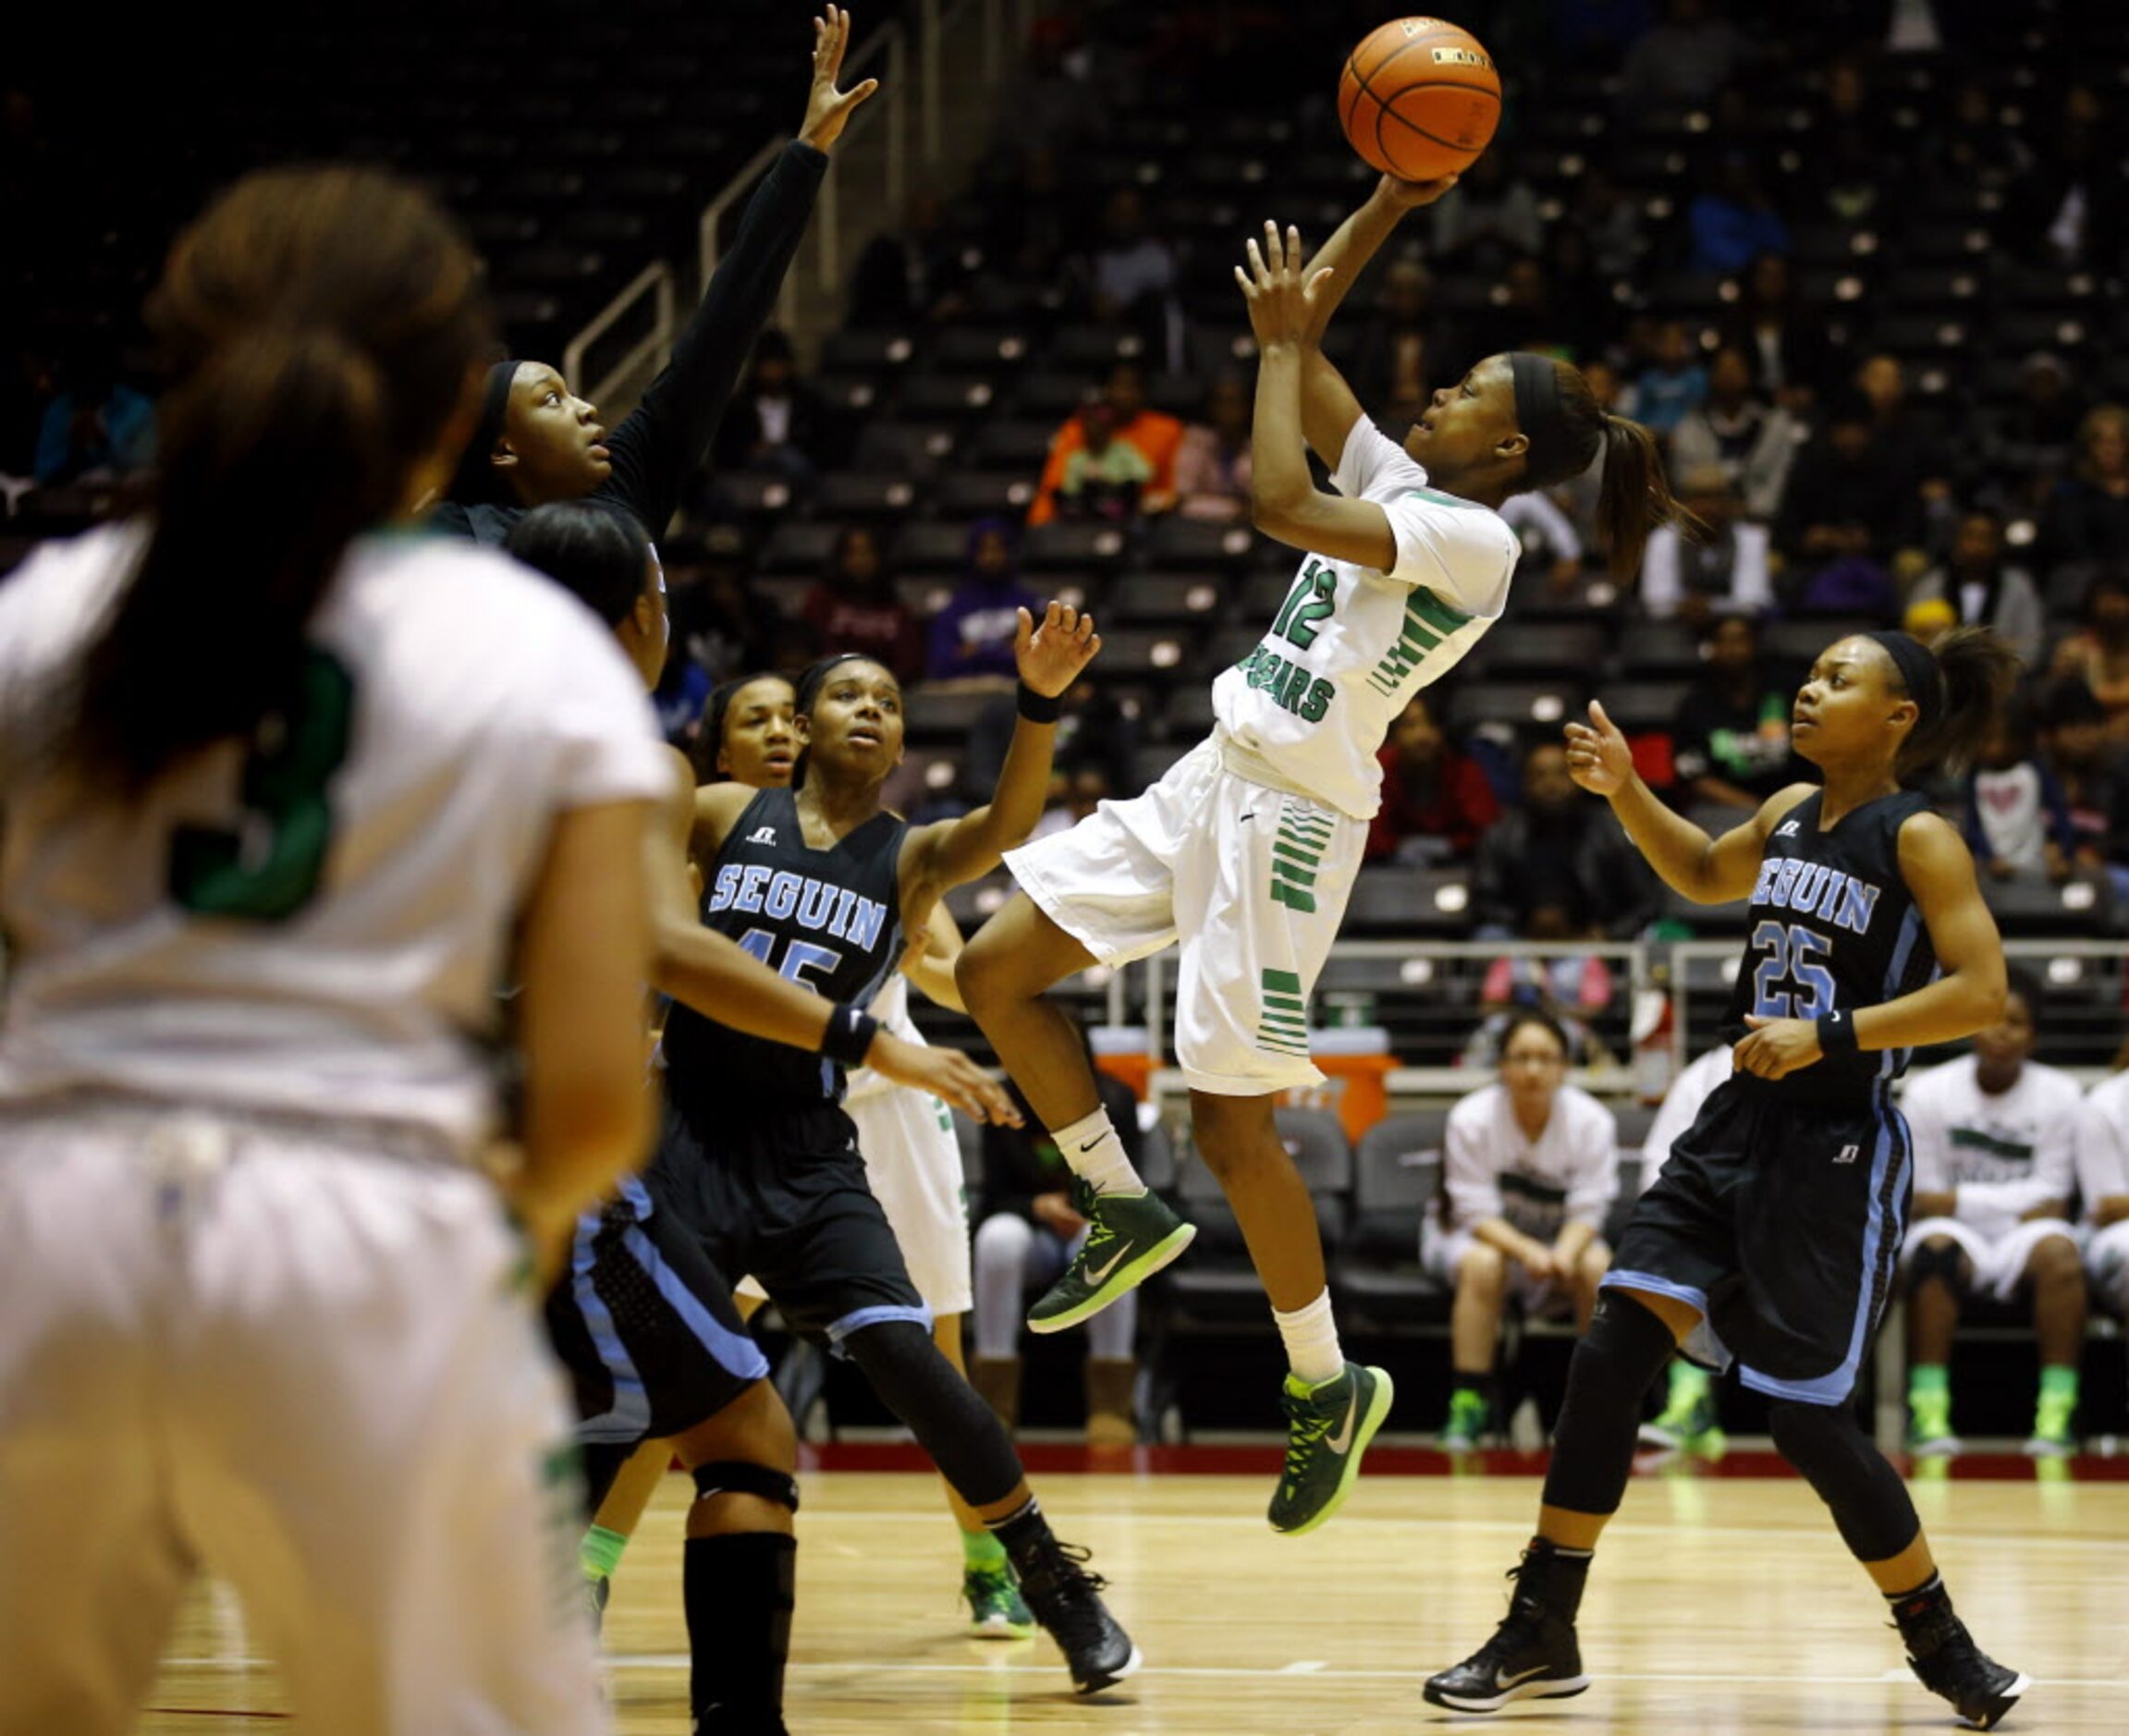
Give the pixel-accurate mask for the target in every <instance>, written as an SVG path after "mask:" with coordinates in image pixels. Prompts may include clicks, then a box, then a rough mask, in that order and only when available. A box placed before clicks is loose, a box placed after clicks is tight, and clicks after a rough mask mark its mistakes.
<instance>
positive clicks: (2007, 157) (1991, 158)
mask: <svg viewBox="0 0 2129 1736" xmlns="http://www.w3.org/2000/svg"><path fill="white" fill-rule="evenodd" d="M1926 150H1927V164H1928V174H1929V178H1930V182H1931V189H1932V191H1933V192H1935V193H1936V194H1937V195H1938V196H1939V198H1943V199H1952V198H1971V197H1972V196H1973V195H1974V193H1975V192H1976V190H1977V189H1983V188H1996V189H2001V188H2005V187H2008V186H2010V185H2011V184H2012V183H2013V181H2016V180H2018V179H2019V178H2021V177H2024V176H2025V175H2026V174H2028V173H2029V172H2030V171H2031V169H2032V167H2033V153H2032V152H2031V151H2029V150H2027V149H2026V147H2025V141H2023V140H2022V139H2020V138H2019V136H2018V129H2017V128H2014V127H2006V126H2005V125H2004V124H2003V122H2002V121H2001V119H1999V118H1998V116H1997V114H1996V104H1995V103H1994V102H1993V101H1991V100H1990V98H1989V95H1988V86H1987V85H1985V84H1982V83H1981V82H1980V81H1979V80H1977V79H1970V80H1968V81H1967V82H1966V83H1964V84H1963V85H1961V86H1960V87H1959V90H1958V92H1956V93H1955V94H1954V95H1953V97H1952V113H1951V115H1950V116H1948V117H1944V118H1940V119H1939V121H1938V122H1937V124H1936V126H1935V127H1933V128H1931V129H1930V137H1929V140H1928V141H1927V146H1926Z"/></svg>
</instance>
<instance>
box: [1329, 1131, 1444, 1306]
mask: <svg viewBox="0 0 2129 1736" xmlns="http://www.w3.org/2000/svg"><path fill="white" fill-rule="evenodd" d="M1448 1119H1449V1112H1448V1110H1447V1109H1427V1110H1423V1111H1418V1112H1415V1113H1412V1114H1405V1115H1392V1116H1389V1117H1386V1118H1385V1119H1382V1120H1380V1121H1377V1123H1376V1124H1375V1126H1373V1127H1372V1128H1370V1129H1369V1130H1368V1131H1367V1132H1366V1133H1365V1134H1364V1135H1363V1136H1362V1139H1361V1142H1360V1147H1359V1149H1358V1150H1357V1151H1356V1152H1354V1154H1353V1191H1352V1229H1351V1230H1350V1232H1349V1233H1348V1234H1347V1237H1346V1241H1345V1245H1344V1247H1343V1248H1342V1249H1341V1250H1340V1253H1339V1254H1338V1256H1337V1257H1336V1259H1335V1260H1334V1262H1333V1264H1332V1270H1331V1283H1332V1288H1333V1289H1334V1290H1335V1291H1336V1292H1337V1296H1338V1301H1339V1311H1340V1314H1341V1315H1342V1316H1343V1319H1344V1324H1345V1326H1346V1328H1347V1330H1349V1331H1351V1332H1353V1333H1355V1334H1360V1333H1365V1334H1370V1335H1375V1336H1379V1337H1386V1338H1388V1337H1405V1336H1410V1335H1412V1334H1413V1333H1416V1332H1434V1333H1438V1332H1439V1331H1440V1329H1441V1326H1442V1323H1443V1321H1444V1320H1445V1319H1446V1317H1447V1312H1448V1302H1449V1295H1448V1292H1447V1291H1446V1290H1444V1289H1443V1288H1442V1286H1440V1285H1439V1284H1438V1283H1436V1282H1435V1281H1434V1280H1433V1279H1432V1278H1429V1277H1428V1276H1427V1275H1426V1272H1425V1268H1424V1267H1423V1266H1422V1265H1420V1259H1419V1237H1420V1225H1421V1221H1422V1219H1423V1218H1424V1217H1425V1213H1426V1209H1427V1205H1428V1203H1429V1202H1430V1201H1431V1200H1432V1199H1433V1198H1434V1196H1435V1194H1436V1193H1437V1192H1438V1191H1439V1190H1440V1187H1441V1143H1442V1136H1443V1131H1444V1128H1445V1127H1446V1125H1447V1122H1448Z"/></svg>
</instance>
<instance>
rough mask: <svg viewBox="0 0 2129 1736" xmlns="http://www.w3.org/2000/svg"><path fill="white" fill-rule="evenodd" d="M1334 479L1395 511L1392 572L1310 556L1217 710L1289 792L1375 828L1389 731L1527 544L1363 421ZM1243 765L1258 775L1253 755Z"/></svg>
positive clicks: (1216, 691)
mask: <svg viewBox="0 0 2129 1736" xmlns="http://www.w3.org/2000/svg"><path fill="white" fill-rule="evenodd" d="M1330 480H1331V485H1332V486H1333V487H1335V488H1336V489H1337V490H1338V491H1339V493H1340V494H1341V495H1349V496H1352V497H1354V498H1357V499H1361V500H1371V501H1373V502H1375V504H1376V505H1377V506H1378V507H1381V508H1382V509H1383V511H1384V512H1385V513H1387V514H1388V515H1389V529H1390V534H1391V536H1392V537H1393V538H1394V539H1395V542H1396V556H1395V559H1394V561H1393V563H1392V565H1391V566H1390V567H1389V568H1388V569H1387V570H1377V568H1372V567H1356V566H1354V565H1353V564H1352V563H1351V562H1350V561H1341V560H1331V559H1328V558H1326V557H1325V556H1320V555H1311V556H1309V557H1308V558H1307V559H1306V560H1305V561H1303V563H1302V567H1301V571H1300V572H1299V573H1298V574H1297V575H1296V576H1295V579H1294V582H1293V586H1292V588H1291V590H1290V591H1289V593H1288V594H1287V598H1286V601H1285V602H1284V603H1283V604H1282V605H1280V607H1279V614H1278V615H1277V616H1276V617H1274V618H1273V621H1272V624H1271V629H1270V630H1269V631H1268V632H1267V633H1266V635H1265V637H1264V640H1263V642H1261V643H1260V644H1259V645H1258V646H1257V648H1256V649H1255V650H1254V651H1253V652H1251V653H1250V654H1249V655H1248V656H1247V657H1245V658H1244V659H1243V660H1242V662H1241V663H1240V664H1238V665H1237V666H1235V667H1233V668H1231V669H1228V670H1225V671H1223V672H1222V674H1221V675H1220V677H1219V679H1217V681H1215V682H1214V683H1213V689H1212V703H1213V712H1214V715H1216V716H1217V718H1218V720H1219V727H1220V733H1221V734H1222V735H1223V736H1224V737H1225V738H1226V739H1227V740H1228V741H1229V742H1230V743H1232V744H1233V746H1235V747H1237V748H1240V749H1241V750H1242V753H1243V754H1244V755H1245V756H1249V757H1254V758H1255V759H1257V760H1259V761H1261V762H1263V764H1265V765H1266V767H1267V768H1268V770H1269V771H1270V772H1271V773H1272V774H1273V775H1274V776H1275V777H1276V780H1277V781H1278V782H1279V784H1282V785H1284V786H1286V787H1288V788H1290V789H1295V790H1297V791H1300V792H1302V793H1304V794H1307V795H1311V796H1314V797H1315V799H1316V800H1317V801H1326V802H1328V803H1329V804H1330V805H1331V806H1333V807H1335V808H1337V809H1339V810H1340V812H1342V813H1348V814H1351V815H1352V817H1353V818H1354V819H1356V820H1370V819H1373V818H1374V817H1375V813H1376V810H1377V808H1379V807H1380V806H1381V805H1382V766H1381V764H1380V763H1379V762H1378V761H1377V758H1376V755H1377V753H1378V752H1380V751H1381V748H1382V743H1383V740H1384V738H1385V737H1386V736H1388V735H1389V726H1390V725H1391V724H1392V723H1393V722H1395V721H1396V719H1397V715H1398V714H1399V713H1400V712H1401V711H1402V710H1403V709H1404V707H1405V704H1406V703H1407V702H1408V701H1409V700H1410V699H1411V698H1412V696H1413V694H1414V693H1416V692H1417V691H1419V690H1420V689H1421V688H1423V687H1426V686H1428V685H1429V684H1431V683H1432V682H1435V681H1438V680H1439V679H1441V678H1442V677H1443V676H1444V675H1446V674H1447V673H1448V672H1449V670H1450V668H1452V667H1453V666H1455V665H1456V664H1457V663H1458V662H1459V661H1460V660H1461V659H1462V657H1463V655H1464V654H1465V653H1467V652H1468V651H1470V649H1471V648H1472V646H1474V645H1475V644H1476V643H1477V642H1478V641H1479V639H1480V638H1481V637H1482V636H1483V635H1484V634H1485V632H1486V630H1487V628H1489V627H1491V626H1492V625H1493V624H1494V622H1496V621H1497V620H1499V618H1500V616H1501V612H1502V611H1503V610H1504V609H1505V608H1506V607H1507V606H1508V581H1509V579H1510V577H1511V575H1512V574H1513V572H1514V570H1515V562H1516V558H1517V556H1518V555H1519V554H1520V553H1521V544H1519V543H1518V542H1517V540H1516V535H1515V532H1513V531H1511V529H1509V527H1508V523H1507V521H1506V520H1504V519H1502V518H1501V516H1500V515H1499V513H1498V512H1495V511H1493V510H1492V509H1491V508H1490V507H1482V506H1480V505H1479V504H1478V503H1477V502H1476V501H1473V500H1459V499H1458V498H1457V497H1456V496H1455V495H1445V494H1442V493H1440V492H1439V491H1438V490H1436V489H1432V488H1429V487H1428V486H1427V485H1426V471H1425V469H1424V468H1423V467H1422V466H1421V465H1419V464H1418V463H1416V462H1415V461H1414V460H1413V458H1412V457H1411V456H1410V455H1409V454H1408V453H1407V452H1406V451H1405V450H1404V448H1403V447H1402V446H1399V445H1398V444H1397V442H1396V441H1394V440H1391V439H1389V438H1388V437H1387V436H1385V435H1384V434H1380V433H1378V432H1377V429H1376V427H1375V424H1374V423H1373V422H1370V421H1369V420H1368V419H1367V418H1366V417H1364V416H1363V417H1362V418H1361V419H1360V420H1359V421H1358V422H1355V423H1354V424H1353V426H1352V433H1351V434H1348V435H1347V436H1346V441H1345V451H1344V452H1343V454H1342V455H1341V456H1340V459H1339V464H1338V469H1337V470H1336V471H1332V472H1331V479H1330ZM1237 769H1239V770H1241V771H1242V775H1243V776H1248V771H1247V764H1246V759H1245V762H1244V764H1243V765H1242V766H1241V767H1239V768H1237Z"/></svg>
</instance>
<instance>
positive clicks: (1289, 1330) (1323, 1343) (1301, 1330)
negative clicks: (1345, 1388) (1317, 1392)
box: [1271, 1290, 1345, 1387]
mask: <svg viewBox="0 0 2129 1736" xmlns="http://www.w3.org/2000/svg"><path fill="white" fill-rule="evenodd" d="M1271 1317H1272V1320H1273V1322H1274V1323H1275V1324H1276V1325H1277V1326H1278V1327H1279V1339H1280V1340H1281V1341H1282V1342H1283V1343H1284V1344H1285V1345H1286V1360H1287V1364H1288V1366H1289V1367H1291V1369H1292V1370H1293V1372H1294V1375H1295V1377H1296V1378H1297V1379H1300V1380H1303V1381H1305V1382H1306V1383H1307V1384H1308V1385H1310V1386H1312V1387H1320V1386H1322V1385H1323V1383H1324V1382H1325V1381H1327V1380H1335V1379H1336V1378H1337V1377H1338V1376H1339V1375H1341V1374H1343V1373H1344V1372H1345V1352H1344V1351H1341V1350H1340V1349H1339V1347H1338V1323H1337V1322H1336V1321H1335V1320H1333V1319H1332V1318H1331V1317H1330V1292H1329V1291H1328V1290H1325V1291H1324V1293H1323V1294H1322V1295H1320V1296H1318V1297H1317V1298H1316V1299H1315V1301H1314V1302H1310V1303H1309V1304H1308V1306H1307V1307H1305V1308H1296V1309H1295V1310H1294V1311H1293V1312H1292V1313H1291V1314H1280V1313H1279V1310H1278V1309H1276V1308H1274V1309H1273V1310H1272V1311H1271Z"/></svg>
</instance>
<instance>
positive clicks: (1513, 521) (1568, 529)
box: [1500, 488, 1586, 602]
mask: <svg viewBox="0 0 2129 1736" xmlns="http://www.w3.org/2000/svg"><path fill="white" fill-rule="evenodd" d="M1561 492H1564V491H1561ZM1500 516H1501V519H1502V521H1503V522H1505V523H1506V524H1507V526H1508V528H1509V529H1510V530H1511V531H1513V532H1515V535H1516V540H1517V541H1518V542H1520V543H1521V544H1523V553H1522V555H1521V556H1519V557H1518V558H1517V561H1516V567H1515V572H1516V577H1517V578H1522V577H1523V573H1524V571H1525V569H1526V568H1527V569H1528V570H1529V571H1531V572H1532V573H1533V574H1535V575H1537V576H1538V577H1539V578H1540V581H1541V582H1542V583H1543V584H1544V586H1545V594H1546V596H1547V597H1548V599H1550V600H1552V601H1555V602H1565V601H1566V600H1568V599H1569V598H1571V597H1572V596H1573V594H1574V593H1575V588H1576V586H1577V584H1578V583H1579V582H1580V581H1581V579H1582V560H1583V556H1584V554H1585V552H1586V551H1585V549H1584V547H1583V544H1582V532H1580V531H1578V530H1576V529H1575V527H1574V520H1573V519H1572V518H1571V517H1570V516H1569V515H1568V511H1567V508H1566V507H1563V506H1561V505H1560V502H1559V501H1557V500H1555V499H1554V498H1553V491H1551V490H1548V489H1542V488H1534V489H1532V490H1531V491H1530V493H1528V494H1527V495H1510V496H1509V497H1508V498H1507V499H1506V500H1504V501H1502V502H1501V503H1500Z"/></svg>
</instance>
